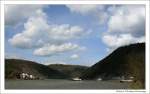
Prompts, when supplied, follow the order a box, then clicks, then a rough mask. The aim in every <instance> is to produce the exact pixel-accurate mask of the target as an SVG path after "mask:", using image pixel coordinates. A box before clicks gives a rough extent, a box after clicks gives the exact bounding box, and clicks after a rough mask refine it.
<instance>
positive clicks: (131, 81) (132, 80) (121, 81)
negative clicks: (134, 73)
mask: <svg viewBox="0 0 150 94" xmlns="http://www.w3.org/2000/svg"><path fill="white" fill-rule="evenodd" d="M120 82H133V80H131V79H129V80H120Z"/></svg>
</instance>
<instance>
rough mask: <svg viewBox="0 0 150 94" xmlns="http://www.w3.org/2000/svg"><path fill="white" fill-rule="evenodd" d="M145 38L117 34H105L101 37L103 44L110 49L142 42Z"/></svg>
mask: <svg viewBox="0 0 150 94" xmlns="http://www.w3.org/2000/svg"><path fill="white" fill-rule="evenodd" d="M144 41H145V37H144V36H143V37H140V38H139V37H134V36H132V35H131V34H118V35H111V34H106V35H104V36H103V42H104V43H105V44H106V45H107V46H108V47H110V48H113V49H114V48H117V47H119V46H122V45H127V44H131V43H138V42H144Z"/></svg>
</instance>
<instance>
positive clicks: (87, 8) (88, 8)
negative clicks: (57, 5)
mask: <svg viewBox="0 0 150 94" xmlns="http://www.w3.org/2000/svg"><path fill="white" fill-rule="evenodd" d="M66 7H68V8H69V9H70V11H72V12H76V13H80V14H87V13H90V12H93V11H95V10H96V9H97V8H98V5H94V4H93V5H92V4H87V5H83V4H78V5H73V4H70V5H66Z"/></svg>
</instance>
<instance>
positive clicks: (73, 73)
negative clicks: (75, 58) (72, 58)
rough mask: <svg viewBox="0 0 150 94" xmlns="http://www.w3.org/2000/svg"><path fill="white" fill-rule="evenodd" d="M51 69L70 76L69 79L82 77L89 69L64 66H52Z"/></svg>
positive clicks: (78, 66) (77, 66)
mask: <svg viewBox="0 0 150 94" xmlns="http://www.w3.org/2000/svg"><path fill="white" fill-rule="evenodd" d="M49 67H50V68H52V69H54V70H58V71H60V72H62V73H64V74H66V75H68V76H69V78H73V77H80V76H81V74H82V72H83V71H85V70H86V69H87V68H88V67H86V66H80V65H64V64H51V65H49Z"/></svg>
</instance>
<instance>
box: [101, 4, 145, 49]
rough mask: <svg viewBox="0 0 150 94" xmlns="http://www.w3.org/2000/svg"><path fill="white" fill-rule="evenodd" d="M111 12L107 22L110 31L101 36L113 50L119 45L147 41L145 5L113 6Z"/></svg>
mask: <svg viewBox="0 0 150 94" xmlns="http://www.w3.org/2000/svg"><path fill="white" fill-rule="evenodd" d="M109 9H110V8H109ZM137 10H138V11H137ZM111 12H112V14H111V15H110V17H109V20H108V22H107V24H108V31H107V32H105V33H104V34H103V36H102V37H101V38H102V41H103V42H104V43H105V44H106V45H107V46H108V48H110V49H112V50H113V49H115V48H117V47H119V46H123V45H127V44H131V43H139V42H144V41H145V8H144V6H143V5H123V6H116V7H115V8H114V6H113V8H112V10H111Z"/></svg>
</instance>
